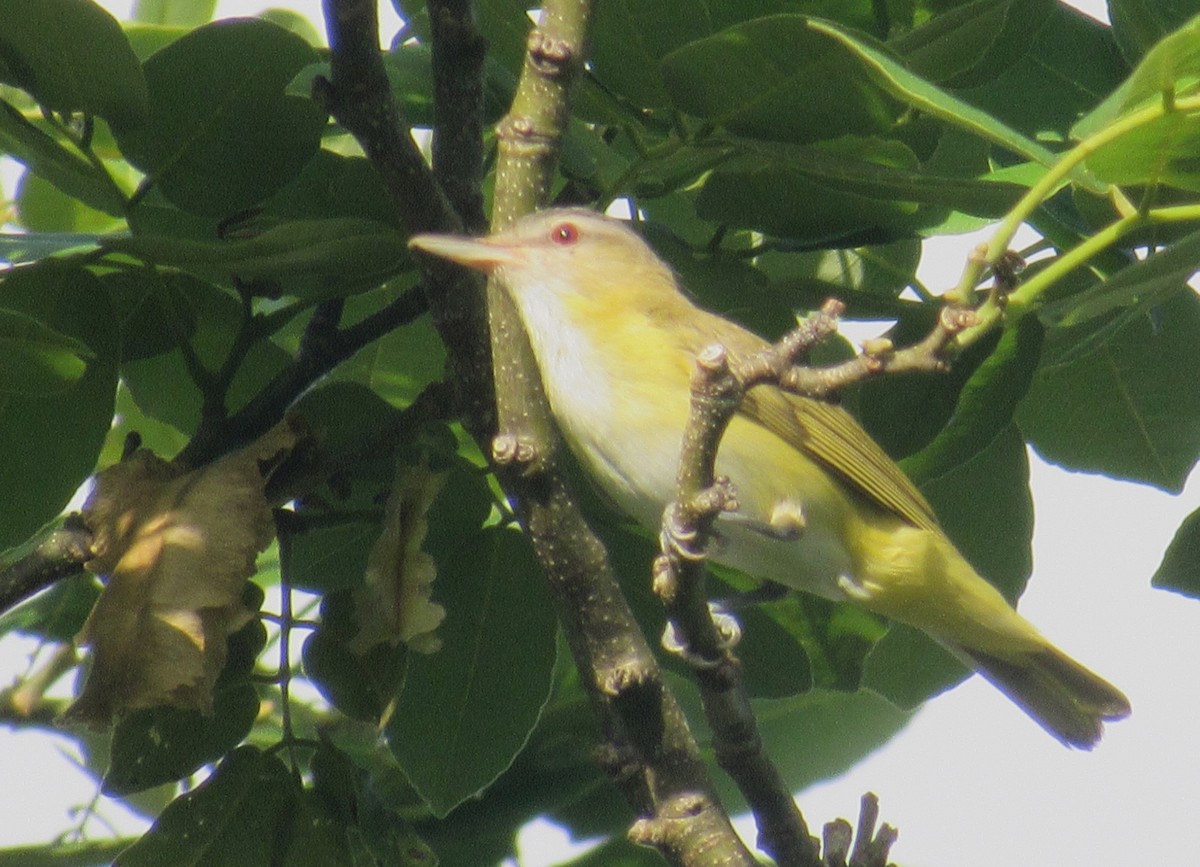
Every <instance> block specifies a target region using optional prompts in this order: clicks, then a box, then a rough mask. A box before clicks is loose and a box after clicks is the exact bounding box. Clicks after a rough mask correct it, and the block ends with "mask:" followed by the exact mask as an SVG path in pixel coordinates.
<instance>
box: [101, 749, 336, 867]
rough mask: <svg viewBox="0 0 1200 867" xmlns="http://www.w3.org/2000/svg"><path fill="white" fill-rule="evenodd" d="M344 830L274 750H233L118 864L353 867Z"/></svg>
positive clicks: (138, 866)
mask: <svg viewBox="0 0 1200 867" xmlns="http://www.w3.org/2000/svg"><path fill="white" fill-rule="evenodd" d="M336 839H337V829H335V828H334V827H332V825H331V823H330V821H329V820H328V819H327V818H325V817H323V816H321V815H319V814H318V813H317V812H315V811H314V810H313V808H312V807H311V806H310V804H309V802H308V799H306V798H305V797H304V796H303V793H302V792H301V790H300V787H299V785H298V783H297V781H296V778H295V777H293V776H292V773H291V772H290V771H289V770H288V769H287V768H286V767H285V766H284V764H283V763H282V762H281V761H280V760H279V759H278V758H276V757H275V756H273V755H268V754H266V753H262V752H260V751H259V750H257V749H255V748H254V747H241V748H240V749H238V750H236V751H235V752H233V753H230V754H229V755H228V756H227V757H226V758H225V760H224V761H222V762H221V764H220V766H219V767H218V768H217V770H216V771H215V772H214V773H213V775H212V776H211V777H210V778H209V779H208V780H206V781H205V782H204V783H203V784H201V785H200V786H199V787H197V788H196V789H194V790H192V791H191V792H188V793H187V794H186V795H184V796H182V797H181V798H179V799H178V800H176V801H174V802H173V803H172V804H170V805H169V806H168V807H167V809H166V810H164V811H163V813H162V815H161V816H159V817H158V821H156V822H155V823H154V826H153V827H152V828H151V829H150V830H149V831H148V832H147V833H146V836H144V837H142V839H140V840H139V841H138V842H137V843H135V844H134V845H132V846H130V847H129V848H128V849H126V850H125V851H124V852H123V853H122V854H121V855H120V856H119V857H118V858H117V860H116V861H115V862H114V864H115V865H116V867H161V865H163V864H195V865H205V867H225V865H228V867H268V865H271V867H302V865H303V867H307V865H312V867H317V865H322V867H350V864H351V862H350V860H349V855H348V853H347V852H346V851H345V849H344V844H342V845H338V844H337V842H336Z"/></svg>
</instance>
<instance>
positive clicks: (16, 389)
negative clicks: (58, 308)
mask: <svg viewBox="0 0 1200 867" xmlns="http://www.w3.org/2000/svg"><path fill="white" fill-rule="evenodd" d="M2 303H3V302H0V304H2ZM92 358H95V353H94V352H92V350H91V349H89V348H88V345H87V344H86V343H84V342H83V341H81V340H78V339H77V338H74V337H68V336H67V335H65V334H62V333H60V332H58V331H55V330H54V329H53V328H51V327H50V326H49V325H47V324H46V323H44V322H39V321H38V320H37V319H34V318H33V317H32V316H28V315H26V314H24V313H20V312H18V311H16V310H5V309H4V308H3V306H0V395H4V394H23V395H38V394H49V393H51V392H56V391H61V390H63V389H65V388H68V387H69V386H71V385H72V384H73V383H75V382H78V381H79V378H80V377H81V376H83V373H84V371H85V370H86V369H87V363H88V361H89V360H90V359H92Z"/></svg>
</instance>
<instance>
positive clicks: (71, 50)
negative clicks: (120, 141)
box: [0, 0, 147, 130]
mask: <svg viewBox="0 0 1200 867" xmlns="http://www.w3.org/2000/svg"><path fill="white" fill-rule="evenodd" d="M0 21H3V22H4V27H3V29H2V30H0V81H4V82H6V83H8V84H13V85H16V86H17V87H20V88H23V89H24V90H26V91H28V92H29V93H30V94H32V95H33V98H34V99H36V100H37V101H38V102H39V103H41V104H42V105H43V106H45V107H46V108H48V109H50V110H51V111H57V112H62V113H64V114H66V113H71V112H77V111H78V112H83V113H85V114H93V115H97V116H99V117H102V118H104V119H105V120H107V121H108V122H109V123H110V124H112V125H113V127H114V128H116V129H125V130H129V129H133V128H135V127H137V126H138V125H140V124H141V123H142V122H143V120H144V118H145V115H146V101H147V96H146V80H145V79H144V78H143V77H142V67H141V64H140V63H138V60H137V58H136V57H135V56H134V54H133V49H132V48H130V47H129V40H127V39H126V38H125V34H124V33H123V32H121V25H120V24H119V23H117V20H116V19H115V18H113V17H112V15H110V14H109V13H108V12H107V11H106V10H105V9H103V8H101V7H100V6H99V5H97V4H95V3H83V2H79V0H0Z"/></svg>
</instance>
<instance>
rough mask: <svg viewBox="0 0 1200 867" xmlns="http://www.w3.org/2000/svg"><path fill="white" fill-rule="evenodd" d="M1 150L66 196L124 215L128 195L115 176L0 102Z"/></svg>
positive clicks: (101, 209) (99, 208) (93, 206)
mask: <svg viewBox="0 0 1200 867" xmlns="http://www.w3.org/2000/svg"><path fill="white" fill-rule="evenodd" d="M0 153H4V154H7V155H8V156H10V157H12V158H13V159H15V160H17V161H18V162H20V163H23V164H24V165H25V167H26V168H28V169H29V171H31V172H33V173H35V174H36V175H38V176H39V177H41V178H44V179H45V180H47V181H49V182H50V183H51V184H53V185H54V186H55V187H57V188H58V189H59V190H60V191H62V192H63V193H65V194H66V195H68V196H70V197H72V198H75V199H78V200H79V201H81V202H83V203H84V204H85V205H88V206H89V207H92V208H96V209H97V210H100V211H103V212H105V213H106V214H112V215H114V216H116V215H120V214H121V213H123V212H124V209H125V197H124V195H122V193H121V191H120V189H118V188H117V185H116V184H115V183H113V180H112V178H111V177H109V176H108V175H107V174H105V173H104V172H101V171H99V170H98V169H97V168H96V167H95V166H94V165H92V164H91V163H89V162H87V161H85V160H83V159H81V158H80V157H78V156H76V155H75V154H74V153H72V152H71V151H69V150H67V148H66V146H65V145H62V144H60V143H59V142H58V141H56V140H55V139H53V138H51V137H50V136H49V135H47V134H46V133H44V132H42V131H41V130H40V129H38V128H37V127H36V126H34V125H33V124H31V123H30V122H29V121H27V120H26V119H25V118H24V117H23V116H22V115H21V113H20V112H19V111H17V110H16V109H15V108H13V107H12V106H11V105H9V104H8V103H7V102H3V101H0Z"/></svg>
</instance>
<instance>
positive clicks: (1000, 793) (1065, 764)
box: [0, 0, 1200, 867]
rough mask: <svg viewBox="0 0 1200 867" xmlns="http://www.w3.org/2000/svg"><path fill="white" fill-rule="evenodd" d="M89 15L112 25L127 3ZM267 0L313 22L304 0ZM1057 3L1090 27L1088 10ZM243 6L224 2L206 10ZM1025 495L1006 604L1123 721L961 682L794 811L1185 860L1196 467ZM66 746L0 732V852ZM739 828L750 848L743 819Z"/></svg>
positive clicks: (933, 268)
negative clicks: (1071, 735)
mask: <svg viewBox="0 0 1200 867" xmlns="http://www.w3.org/2000/svg"><path fill="white" fill-rule="evenodd" d="M103 5H105V6H107V7H108V8H109V9H110V10H112V11H113V13H114V14H115V15H117V16H118V17H124V16H127V15H128V14H129V10H130V8H131V6H132V2H109V3H104V4H103ZM263 5H264V6H265V5H266V4H263ZM271 5H276V6H288V7H291V8H296V9H298V10H300V11H302V12H304V13H305V14H307V15H309V16H310V17H311V18H313V20H315V21H319V20H320V11H319V2H317V0H312V2H298V3H278V4H271ZM1071 5H1074V6H1077V7H1079V8H1081V9H1083V10H1084V11H1086V12H1088V13H1089V14H1092V15H1094V16H1096V17H1099V18H1102V19H1103V18H1104V16H1105V4H1104V2H1103V0H1078V2H1073V3H1072V4H1071ZM259 8H260V6H259V4H256V3H235V2H222V3H220V4H219V6H218V12H217V15H218V17H226V16H232V15H245V14H254V13H255V12H257V11H258V9H259ZM381 9H382V11H383V12H384V14H385V15H387V16H388V23H386V24H385V25H384V26H385V41H386V39H387V38H388V36H390V33H391V32H392V29H393V28H394V26H395V25H396V19H395V18H394V17H391V5H390V4H389V3H387V2H384V3H381ZM7 189H8V191H9V192H11V186H9V187H8V188H7ZM976 240H977V239H975V238H968V237H961V238H954V239H939V240H937V241H935V242H931V243H929V244H928V245H927V249H926V253H925V256H924V259H923V262H922V268H921V271H920V277H921V279H922V280H923V281H924V283H925V285H927V286H930V287H934V288H937V287H945V286H950V285H953V284H954V283H955V282H957V278H958V275H959V272H960V270H961V266H962V262H963V257H964V255H965V251H967V250H969V249H970V247H971V246H972V245H973V244H974V243H975V242H976ZM1032 484H1033V494H1034V503H1035V507H1036V511H1037V523H1036V530H1035V535H1034V541H1033V545H1034V563H1035V565H1034V576H1033V579H1032V580H1031V582H1030V589H1029V591H1028V592H1027V593H1026V594H1025V596H1024V597H1023V598H1022V600H1021V610H1022V612H1023V613H1025V614H1026V615H1027V616H1028V617H1029V618H1030V619H1031V620H1033V621H1034V622H1035V623H1037V624H1038V626H1039V627H1040V628H1041V629H1042V631H1043V632H1045V633H1046V634H1047V635H1048V636H1049V637H1050V638H1051V639H1052V640H1053V641H1054V642H1055V643H1056V644H1058V645H1059V646H1060V647H1062V648H1063V649H1064V650H1066V651H1067V652H1068V653H1070V654H1072V655H1073V656H1075V657H1077V658H1078V659H1079V660H1081V661H1083V662H1084V663H1085V664H1086V665H1088V666H1089V667H1091V668H1093V669H1095V670H1096V671H1097V672H1099V673H1100V674H1102V675H1103V676H1104V677H1106V678H1108V679H1109V680H1111V681H1112V682H1114V683H1115V684H1117V685H1118V686H1120V687H1121V688H1122V689H1123V690H1124V691H1125V692H1126V693H1127V694H1128V696H1129V697H1130V700H1131V701H1132V703H1133V708H1134V713H1133V716H1132V717H1131V718H1130V719H1129V720H1126V721H1124V722H1122V723H1119V724H1116V725H1113V726H1111V727H1110V729H1109V731H1108V734H1107V735H1106V737H1105V739H1104V741H1103V742H1102V743H1101V744H1100V746H1099V747H1098V748H1097V749H1096V750H1095V751H1094V752H1092V753H1083V752H1073V751H1070V750H1067V749H1065V748H1064V747H1062V746H1060V745H1059V744H1058V743H1057V742H1056V741H1054V740H1053V739H1052V738H1050V737H1048V736H1047V735H1046V734H1045V733H1044V732H1043V731H1042V730H1041V729H1040V728H1038V727H1037V726H1036V725H1034V724H1033V723H1031V722H1030V721H1029V720H1028V719H1027V718H1026V717H1025V715H1024V714H1023V713H1021V712H1020V711H1019V710H1018V709H1016V708H1015V707H1014V706H1013V705H1012V704H1010V703H1009V702H1008V700H1007V699H1005V698H1004V697H1003V696H1001V695H1000V694H999V693H998V692H997V691H996V690H995V689H993V688H992V687H991V686H989V685H988V684H987V683H985V682H984V681H982V680H981V679H980V678H972V679H970V680H969V681H968V682H967V683H965V684H963V685H962V686H960V687H958V688H956V689H954V690H951V691H950V692H949V693H947V694H945V695H943V696H941V697H939V698H938V699H936V700H934V701H932V702H930V703H929V704H928V705H927V706H926V707H925V708H923V709H922V710H921V711H919V712H918V713H917V715H916V717H915V718H914V720H913V722H912V723H911V724H910V725H909V726H908V727H907V728H906V729H905V730H904V731H903V732H901V733H900V735H898V736H897V737H896V738H895V739H893V740H892V741H891V742H890V743H888V744H887V745H886V746H885V747H884V748H883V749H881V750H880V751H879V752H877V753H876V754H875V755H873V756H871V757H870V758H868V759H867V760H865V761H864V762H862V763H861V764H859V765H858V766H857V767H856V768H854V769H853V770H851V771H850V772H849V773H848V774H846V775H845V776H843V777H841V778H839V779H836V780H833V781H830V782H827V783H824V784H821V785H818V786H815V787H813V788H811V789H809V790H807V791H804V792H802V793H800V795H799V802H800V806H801V808H802V810H803V811H804V813H805V816H806V818H807V819H808V821H809V823H810V824H811V825H812V826H813V827H814V829H815V828H819V827H820V825H821V824H822V823H824V822H825V821H827V820H829V819H832V818H834V817H837V816H845V817H847V818H849V819H851V821H854V819H855V818H856V815H857V809H858V800H859V797H860V796H861V794H862V793H863V792H866V791H873V792H875V793H877V794H878V795H879V797H880V800H881V807H882V816H883V819H884V820H885V821H887V822H889V823H891V824H893V825H896V826H898V827H899V829H900V838H899V841H898V843H897V844H896V846H895V847H894V848H893V850H892V858H893V860H894V861H896V862H897V863H899V864H902V865H905V867H1012V865H1015V864H1025V865H1033V867H1040V865H1047V867H1049V865H1085V864H1086V865H1099V867H1105V865H1126V864H1182V863H1189V862H1190V861H1191V860H1192V859H1193V858H1194V850H1195V843H1194V832H1193V830H1192V829H1193V828H1194V825H1195V816H1196V812H1197V808H1198V807H1200V795H1198V794H1197V781H1198V780H1200V741H1198V739H1197V737H1196V732H1195V729H1196V726H1197V720H1198V719H1200V683H1198V679H1197V674H1196V662H1197V660H1200V630H1198V629H1197V617H1198V615H1200V608H1198V607H1197V603H1196V602H1194V601H1191V600H1187V599H1184V598H1181V597H1178V596H1175V595H1173V594H1170V593H1164V592H1162V591H1155V590H1152V589H1151V588H1150V586H1149V581H1150V576H1151V575H1152V574H1153V572H1154V570H1155V568H1156V567H1157V565H1158V562H1159V559H1160V558H1161V556H1162V552H1163V550H1164V549H1165V547H1166V545H1167V543H1168V542H1169V541H1170V539H1171V537H1172V535H1173V534H1174V532H1175V529H1176V528H1177V527H1178V526H1179V523H1180V521H1182V519H1183V518H1184V517H1185V516H1186V515H1187V514H1188V513H1189V512H1191V511H1192V510H1193V509H1195V508H1196V507H1197V506H1198V505H1200V473H1193V475H1192V479H1191V481H1190V483H1189V485H1188V487H1187V489H1186V490H1185V492H1184V493H1183V494H1182V495H1181V496H1179V497H1172V496H1169V495H1167V494H1164V493H1162V492H1161V491H1157V490H1154V489H1151V488H1148V487H1145V486H1140V485H1133V484H1128V483H1119V482H1114V481H1111V480H1109V479H1105V478H1102V477H1097V476H1087V475H1082V474H1073V473H1067V472H1064V471H1062V470H1060V469H1057V468H1054V467H1050V466H1048V465H1046V464H1044V463H1043V462H1041V461H1040V460H1038V459H1036V456H1035V459H1034V462H1033V481H1032ZM27 653H28V644H27V643H23V642H20V641H14V640H7V641H4V642H0V684H3V683H7V682H8V681H9V680H10V679H11V678H12V677H13V676H15V675H16V674H17V673H19V672H21V671H23V670H24V668H25V666H26V664H27V656H26V654H27ZM72 750H73V746H72V742H70V741H67V740H65V739H62V740H59V739H54V738H49V737H46V736H44V735H42V734H37V733H22V734H15V733H13V732H11V731H10V730H6V729H4V730H0V778H2V779H3V780H4V785H3V786H0V816H4V817H5V818H4V821H3V823H0V846H8V845H14V844H18V843H39V842H45V841H48V840H50V839H52V838H53V837H54V836H55V835H56V834H58V833H60V832H62V831H63V829H64V828H66V827H68V825H69V821H70V820H69V819H68V813H69V811H70V810H71V809H72V808H74V807H77V806H80V805H84V804H87V803H89V802H90V801H91V800H92V798H93V797H94V796H95V794H96V793H95V790H94V786H93V784H92V783H91V781H90V779H89V778H87V777H85V776H84V775H82V774H80V773H79V772H78V771H77V770H76V769H75V767H74V766H73V758H72ZM101 814H102V815H104V816H106V817H107V818H109V819H110V820H112V821H114V823H115V824H116V825H117V826H118V827H119V828H120V829H121V830H122V831H123V832H133V831H135V830H136V829H138V828H139V827H142V826H143V825H139V824H138V822H137V820H134V819H132V818H130V817H128V816H127V815H125V814H124V813H123V812H122V811H121V810H119V809H118V808H117V807H116V806H114V805H108V804H105V805H102V806H101ZM742 827H743V829H744V831H745V832H746V834H747V837H748V839H750V840H753V839H754V831H753V827H752V825H751V824H750V823H749V822H745V823H743V825H742ZM95 832H96V831H95V829H94V830H93V833H95ZM522 843H523V847H522V849H523V851H522V858H521V867H545V865H548V864H552V863H554V862H555V861H556V860H557V859H559V858H561V857H562V856H563V854H564V852H565V851H566V850H564V848H562V847H563V841H562V840H561V839H560V835H557V834H555V833H554V832H553V830H548V829H546V828H544V827H542V828H538V829H534V830H531V831H530V832H529V833H527V834H525V835H523V837H522ZM571 848H574V847H571Z"/></svg>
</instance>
